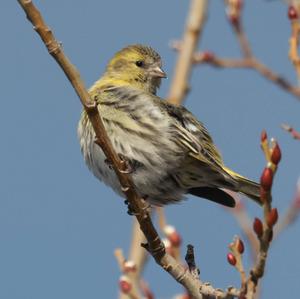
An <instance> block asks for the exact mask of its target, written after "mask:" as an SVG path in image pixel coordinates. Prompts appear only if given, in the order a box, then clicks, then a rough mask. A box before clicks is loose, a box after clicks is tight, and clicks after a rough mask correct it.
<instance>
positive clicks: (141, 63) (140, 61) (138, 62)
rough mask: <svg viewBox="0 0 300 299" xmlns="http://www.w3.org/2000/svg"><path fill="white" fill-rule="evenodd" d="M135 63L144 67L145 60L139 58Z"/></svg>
mask: <svg viewBox="0 0 300 299" xmlns="http://www.w3.org/2000/svg"><path fill="white" fill-rule="evenodd" d="M135 65H136V66H138V67H142V66H144V61H142V60H138V61H136V62H135Z"/></svg>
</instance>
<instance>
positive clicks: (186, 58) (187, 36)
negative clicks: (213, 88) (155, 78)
mask: <svg viewBox="0 0 300 299" xmlns="http://www.w3.org/2000/svg"><path fill="white" fill-rule="evenodd" d="M207 5H208V1H207V0H192V1H191V6H190V11H189V14H188V19H187V23H186V29H185V32H184V35H183V38H182V49H181V51H180V53H179V57H178V60H177V63H176V67H175V71H174V76H173V79H172V81H171V88H170V91H169V95H168V97H167V98H168V101H169V102H170V103H172V104H175V105H179V104H180V103H181V102H182V101H183V98H184V97H185V96H186V94H187V92H188V90H189V87H188V80H189V77H190V74H191V70H192V66H193V55H194V53H195V50H196V48H197V44H198V40H199V38H200V35H201V32H202V28H203V24H204V22H205V19H206V11H207Z"/></svg>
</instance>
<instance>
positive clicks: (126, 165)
mask: <svg viewBox="0 0 300 299" xmlns="http://www.w3.org/2000/svg"><path fill="white" fill-rule="evenodd" d="M118 156H119V158H120V160H121V163H122V167H121V169H119V171H120V172H122V173H132V172H133V170H134V169H133V167H132V164H133V163H131V161H130V160H129V159H128V158H127V157H126V156H124V155H123V154H120V153H119V154H118Z"/></svg>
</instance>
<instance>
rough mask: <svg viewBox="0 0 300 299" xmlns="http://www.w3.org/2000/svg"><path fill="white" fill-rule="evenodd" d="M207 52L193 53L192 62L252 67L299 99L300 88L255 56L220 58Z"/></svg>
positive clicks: (222, 66) (225, 66)
mask: <svg viewBox="0 0 300 299" xmlns="http://www.w3.org/2000/svg"><path fill="white" fill-rule="evenodd" d="M207 53H208V52H202V53H195V54H194V63H196V64H202V63H206V64H210V65H211V66H214V67H219V68H247V69H253V70H255V71H257V72H258V73H259V74H261V75H262V76H263V77H265V78H266V79H268V80H269V81H271V82H273V83H275V84H276V85H277V86H279V87H280V88H282V89H284V90H285V91H287V92H289V93H290V94H292V95H294V96H295V97H297V98H298V99H300V88H299V87H296V86H293V85H292V84H291V83H290V82H289V81H288V80H287V79H285V78H284V77H282V76H281V75H279V74H277V73H275V72H274V71H273V70H271V69H270V68H268V67H267V66H266V65H265V64H263V63H262V62H260V61H259V60H258V59H257V58H254V57H253V58H241V59H230V58H220V57H217V56H215V55H214V54H212V53H211V54H210V55H209V56H208V55H207Z"/></svg>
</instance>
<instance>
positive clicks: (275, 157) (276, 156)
mask: <svg viewBox="0 0 300 299" xmlns="http://www.w3.org/2000/svg"><path fill="white" fill-rule="evenodd" d="M280 160H281V150H280V147H279V145H278V143H277V142H276V143H275V146H274V148H273V150H272V155H271V161H272V162H273V163H274V164H275V165H278V163H279V162H280Z"/></svg>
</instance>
